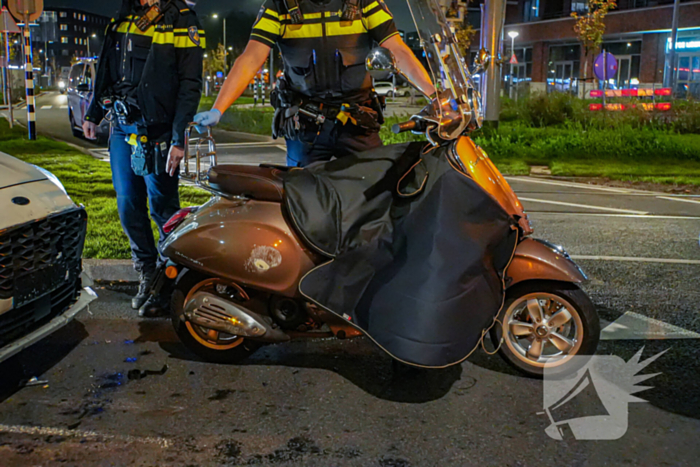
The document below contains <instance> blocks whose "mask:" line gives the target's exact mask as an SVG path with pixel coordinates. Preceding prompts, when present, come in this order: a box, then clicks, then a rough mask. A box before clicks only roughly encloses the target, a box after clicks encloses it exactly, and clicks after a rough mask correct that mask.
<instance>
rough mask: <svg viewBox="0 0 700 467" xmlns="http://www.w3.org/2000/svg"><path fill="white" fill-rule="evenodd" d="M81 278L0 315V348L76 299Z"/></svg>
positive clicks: (46, 320)
mask: <svg viewBox="0 0 700 467" xmlns="http://www.w3.org/2000/svg"><path fill="white" fill-rule="evenodd" d="M81 288H82V287H81V280H80V277H78V279H76V280H73V281H70V282H66V283H64V284H63V285H62V286H60V287H59V288H57V289H55V290H54V291H53V292H51V293H50V294H47V295H44V296H43V297H41V298H39V299H38V300H34V301H32V302H31V303H28V304H26V305H24V306H22V307H20V308H15V309H13V310H10V311H8V312H7V313H4V314H2V315H0V348H2V347H4V346H5V345H7V344H9V343H11V342H12V341H14V340H16V339H18V338H20V337H22V336H26V335H27V334H29V333H31V332H32V331H34V330H36V329H39V328H40V327H41V326H43V325H44V324H46V323H48V322H49V321H51V320H52V319H54V318H55V317H56V316H59V315H60V314H61V313H63V312H64V311H66V310H67V309H68V308H70V306H71V305H72V304H73V303H74V302H75V301H76V300H77V298H78V295H79V294H80V290H81Z"/></svg>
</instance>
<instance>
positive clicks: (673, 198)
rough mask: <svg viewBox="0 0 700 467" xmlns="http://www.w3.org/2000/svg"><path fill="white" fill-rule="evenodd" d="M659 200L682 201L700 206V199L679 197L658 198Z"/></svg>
mask: <svg viewBox="0 0 700 467" xmlns="http://www.w3.org/2000/svg"><path fill="white" fill-rule="evenodd" d="M657 198H659V199H667V200H669V201H681V202H683V203H695V204H700V199H690V198H681V197H679V196H674V197H671V196H657Z"/></svg>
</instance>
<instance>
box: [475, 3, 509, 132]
mask: <svg viewBox="0 0 700 467" xmlns="http://www.w3.org/2000/svg"><path fill="white" fill-rule="evenodd" d="M505 11H506V2H505V0H486V2H485V3H484V6H483V13H482V18H483V20H482V22H483V24H482V28H481V47H482V48H485V49H486V50H488V51H489V53H490V54H491V60H490V63H489V67H488V69H487V70H486V72H485V75H486V76H485V78H486V79H485V80H484V86H483V87H482V90H483V91H484V98H483V102H484V104H485V109H484V120H485V121H486V122H491V124H492V125H493V126H494V127H497V126H498V115H499V113H500V110H501V95H500V94H501V92H500V91H501V72H502V70H501V63H500V59H501V54H500V50H501V39H502V37H503V25H504V22H505Z"/></svg>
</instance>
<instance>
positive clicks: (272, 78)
mask: <svg viewBox="0 0 700 467" xmlns="http://www.w3.org/2000/svg"><path fill="white" fill-rule="evenodd" d="M274 82H275V48H274V47H270V89H272V83H274Z"/></svg>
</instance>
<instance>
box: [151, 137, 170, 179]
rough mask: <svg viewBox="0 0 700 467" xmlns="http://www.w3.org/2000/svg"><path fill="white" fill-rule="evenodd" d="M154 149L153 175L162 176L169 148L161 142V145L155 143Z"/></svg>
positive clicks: (164, 171)
mask: <svg viewBox="0 0 700 467" xmlns="http://www.w3.org/2000/svg"><path fill="white" fill-rule="evenodd" d="M154 147H155V154H154V156H153V157H154V164H153V165H154V168H155V173H156V175H162V174H164V173H166V170H165V164H166V162H167V159H168V150H169V149H170V147H169V146H168V143H165V142H162V143H156V144H154Z"/></svg>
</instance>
